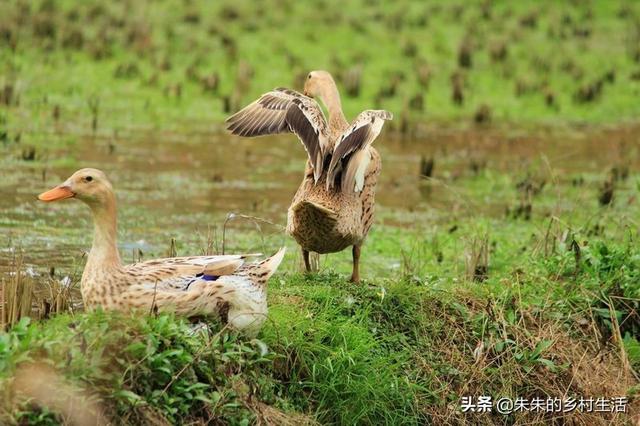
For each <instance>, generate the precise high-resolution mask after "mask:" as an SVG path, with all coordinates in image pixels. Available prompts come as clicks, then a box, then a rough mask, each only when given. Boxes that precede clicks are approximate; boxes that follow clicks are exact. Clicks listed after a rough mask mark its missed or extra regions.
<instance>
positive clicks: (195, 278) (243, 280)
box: [38, 169, 285, 331]
mask: <svg viewBox="0 0 640 426" xmlns="http://www.w3.org/2000/svg"><path fill="white" fill-rule="evenodd" d="M38 198H39V199H40V200H41V201H47V202H51V201H58V200H64V199H66V198H77V199H79V200H80V201H82V202H84V203H85V204H87V205H88V206H89V208H90V209H91V213H92V214H93V222H94V235H93V245H92V247H91V251H90V252H89V256H88V259H87V264H86V266H85V268H84V272H83V274H82V281H81V291H82V299H83V301H84V303H85V306H86V307H87V308H89V309H92V308H95V307H98V306H100V307H102V308H104V309H114V310H121V311H127V310H131V309H141V310H146V311H147V312H152V311H155V310H158V311H171V312H175V313H176V314H178V315H183V316H187V317H191V316H201V315H212V314H219V315H222V316H224V315H225V313H226V318H223V319H225V320H226V321H227V322H228V323H229V325H230V326H232V327H234V328H236V329H240V330H248V331H257V330H258V329H259V328H260V326H261V325H262V323H263V322H264V320H265V318H266V314H267V299H266V284H267V280H268V279H269V277H271V275H273V273H274V272H275V271H276V269H277V268H278V266H279V265H280V262H282V259H283V257H284V253H285V249H284V248H282V249H280V251H278V252H277V253H276V254H275V255H274V256H272V257H270V258H268V259H266V260H263V261H262V262H259V263H250V264H245V259H246V258H247V257H251V256H254V255H219V256H190V257H174V258H167V259H156V260H148V261H146V262H140V263H135V264H132V265H123V264H122V262H121V261H120V255H119V254H118V248H117V245H116V234H117V231H116V197H115V193H114V191H113V188H112V186H111V183H110V182H109V180H108V179H107V177H106V176H105V174H104V173H103V172H101V171H100V170H96V169H82V170H79V171H77V172H75V173H74V174H73V175H71V177H70V178H69V179H67V180H66V181H65V182H64V183H62V184H61V185H59V186H57V187H55V188H53V189H51V190H49V191H47V192H44V193H42V194H40V195H39V196H38Z"/></svg>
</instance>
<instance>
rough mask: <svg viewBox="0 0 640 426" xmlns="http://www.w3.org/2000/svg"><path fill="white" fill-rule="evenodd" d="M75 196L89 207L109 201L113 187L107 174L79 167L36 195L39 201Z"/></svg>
mask: <svg viewBox="0 0 640 426" xmlns="http://www.w3.org/2000/svg"><path fill="white" fill-rule="evenodd" d="M67 198H77V199H79V200H80V201H83V202H84V203H86V204H88V205H89V206H90V207H97V206H100V205H104V204H107V203H109V202H110V201H111V200H112V199H113V198H114V194H113V187H112V186H111V183H110V182H109V180H108V179H107V176H106V175H105V174H104V173H103V172H102V171H100V170H98V169H89V168H87V169H80V170H78V171H77V172H75V173H74V174H72V175H71V176H70V177H69V178H68V179H67V180H66V181H64V182H63V183H61V184H60V185H58V186H56V187H55V188H53V189H50V190H49V191H46V192H43V193H42V194H40V195H38V199H39V200H40V201H45V202H52V201H59V200H64V199H67Z"/></svg>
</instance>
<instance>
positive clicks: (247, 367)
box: [0, 235, 640, 424]
mask: <svg viewBox="0 0 640 426" xmlns="http://www.w3.org/2000/svg"><path fill="white" fill-rule="evenodd" d="M636 236H637V235H634V237H636ZM529 262H530V263H531V264H530V265H523V266H521V269H522V270H520V271H518V272H514V273H515V274H516V275H512V274H501V273H499V272H495V271H492V274H493V275H494V277H492V278H491V279H490V280H489V281H488V282H486V283H482V284H479V283H475V282H470V281H467V280H465V279H460V280H455V279H454V280H453V281H450V280H447V281H448V282H446V283H444V284H441V285H434V284H431V283H428V282H424V281H422V280H419V279H415V278H414V277H407V278H404V279H403V278H398V279H389V278H372V279H368V280H366V281H365V282H364V283H363V284H361V285H353V284H349V283H346V282H345V277H344V276H342V275H338V274H334V273H324V274H320V275H315V276H311V277H304V276H301V275H299V274H295V273H294V274H291V273H288V274H285V275H282V274H281V275H279V276H278V277H276V278H275V279H274V280H272V282H271V284H270V288H269V292H270V306H271V308H270V319H269V321H268V323H267V325H266V326H265V328H264V330H263V331H262V332H261V334H260V335H259V336H258V339H252V340H249V339H246V338H243V337H241V336H236V335H234V334H228V332H226V331H224V330H223V331H222V334H220V333H219V332H216V330H218V329H219V326H218V325H216V324H215V323H213V324H209V327H211V328H210V331H200V332H194V331H192V330H191V329H190V326H189V325H188V324H187V323H185V322H184V321H183V320H179V319H175V318H173V317H171V316H167V315H161V316H159V317H139V316H133V317H132V316H122V315H112V314H109V315H107V314H104V313H101V312H97V313H90V314H74V315H68V314H64V315H59V316H57V317H55V318H54V319H51V320H48V321H44V322H35V323H31V324H30V323H29V321H27V320H23V321H22V322H21V323H20V324H18V325H16V326H14V327H13V329H12V330H11V331H10V332H9V333H7V334H2V335H0V365H1V366H2V368H1V369H0V371H2V375H0V381H3V382H4V385H3V386H2V388H3V389H5V392H6V393H5V406H4V408H3V410H4V411H2V416H3V418H4V419H5V421H18V420H19V419H23V420H24V421H28V422H29V424H48V422H53V421H54V419H56V418H58V419H59V417H56V414H55V413H53V412H51V413H50V412H48V411H47V410H46V409H41V408H34V407H37V406H38V405H37V404H36V405H31V406H29V405H23V404H20V403H18V404H17V405H16V404H15V403H13V404H12V402H15V401H16V400H15V399H13V397H12V390H11V389H12V387H11V386H10V385H9V384H10V383H11V377H14V375H19V373H17V371H19V370H20V368H24V366H25V365H31V364H35V365H40V364H41V363H42V364H44V365H45V366H47V368H51V369H53V370H54V371H56V372H57V374H60V375H62V377H64V380H66V381H67V382H68V383H70V384H71V386H72V388H73V389H74V390H75V391H76V392H88V393H89V394H90V395H91V398H93V399H95V400H98V401H99V406H100V407H101V409H102V410H104V411H105V412H107V413H110V414H111V416H119V417H120V419H121V421H123V422H124V423H127V422H129V423H134V424H135V423H137V422H140V421H142V419H144V418H145V417H144V416H148V415H150V414H149V413H151V412H153V413H154V416H160V417H159V418H164V419H166V420H167V421H169V422H177V421H179V422H188V421H191V420H196V419H204V420H206V419H211V418H218V417H219V418H223V419H225V421H226V422H229V423H231V424H236V423H242V422H248V421H251V422H253V421H257V419H258V418H261V417H260V416H262V415H265V413H264V411H261V408H260V407H262V406H261V405H258V404H257V402H258V401H259V402H263V403H264V404H268V406H269V407H271V408H272V409H277V410H280V413H281V414H280V415H284V416H291V418H296V419H297V420H298V421H300V420H301V419H302V418H300V417H294V416H299V415H300V414H301V413H302V414H304V415H305V416H307V417H306V419H307V420H309V419H315V420H317V421H319V422H321V423H332V424H351V423H359V424H380V423H385V424H422V423H424V422H425V421H427V422H437V421H438V419H442V418H448V421H449V422H455V421H461V419H463V418H464V417H462V414H461V413H460V412H459V411H458V410H457V408H456V407H458V404H459V401H460V398H461V397H462V396H465V395H485V394H486V395H494V396H511V397H515V396H520V397H528V398H532V397H534V396H539V395H541V394H542V395H548V396H558V397H562V395H563V394H564V393H565V392H568V394H569V395H578V396H581V395H600V394H602V392H605V389H606V390H607V391H609V392H611V391H612V390H614V391H615V392H616V395H607V396H618V395H629V396H632V395H633V394H634V392H635V391H634V388H633V383H634V381H633V380H632V379H630V376H626V377H627V379H625V380H623V381H619V379H618V378H617V374H618V373H617V372H616V371H619V370H618V369H620V368H624V367H621V364H620V363H621V358H620V357H621V356H622V354H625V353H626V357H627V360H628V363H629V364H630V365H631V368H635V369H637V368H638V367H640V358H638V356H637V347H638V341H637V340H636V337H634V336H638V334H639V333H640V318H638V315H637V312H638V308H639V306H640V305H639V300H640V299H639V298H638V294H637V291H638V286H637V283H638V280H639V279H640V252H638V250H637V246H636V245H620V246H618V245H614V246H611V245H606V244H605V243H604V242H602V241H595V242H593V243H592V244H591V245H590V246H589V247H587V248H585V247H583V249H582V254H581V260H580V264H579V265H576V264H575V256H574V253H573V252H572V251H571V250H568V249H567V250H565V249H562V248H560V249H558V250H557V251H556V252H555V253H553V254H551V253H549V254H548V255H546V256H543V255H540V256H536V257H534V258H532V259H530V261H529ZM492 283H495V285H492ZM577 283H579V284H577ZM594 332H595V334H594ZM618 333H620V334H618ZM620 336H622V337H623V340H620ZM603 341H604V342H610V343H605V346H604V347H601V346H600V345H601V344H602V343H601V342H603ZM623 347H626V348H627V351H626V352H624V351H622V348H623ZM478 348H480V349H478ZM598 348H599V349H598ZM596 354H599V355H598V356H600V357H601V358H602V361H601V364H600V365H599V366H597V365H595V364H593V363H592V362H591V361H590V359H592V357H595V356H596ZM585 358H586V360H587V361H585ZM622 365H623V364H622ZM584 367H587V368H588V369H589V370H588V371H586V372H585V371H583V372H581V371H580V370H581V368H584ZM592 370H593V371H592ZM570 371H573V373H572V375H573V377H574V380H575V382H574V383H569V382H567V380H568V376H567V375H568V374H569V372H570ZM591 374H595V375H597V376H598V377H599V378H600V379H601V380H602V382H601V383H599V382H594V381H590V380H586V378H587V377H589V375H591ZM636 383H637V382H636ZM602 386H604V387H602ZM17 401H19V400H17ZM632 401H633V399H632ZM43 410H44V411H43ZM58 415H59V414H58ZM538 415H539V414H536V413H525V414H520V415H516V416H513V417H511V419H512V420H519V421H525V420H528V421H536V420H537V421H539V420H540V417H537V416H538ZM575 416H576V419H582V420H581V421H587V419H589V418H590V417H589V415H588V414H586V413H582V414H577V413H576V414H575ZM287 418H289V417H287ZM604 418H605V417H601V416H600V417H598V416H595V417H593V418H592V421H599V422H601V421H605V420H604ZM11 419H13V420H11ZM456 419H457V420H456ZM618 420H620V419H619V418H618ZM479 421H481V422H483V423H485V422H487V423H491V422H492V420H491V419H490V418H484V419H483V418H479Z"/></svg>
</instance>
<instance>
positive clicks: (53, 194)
mask: <svg viewBox="0 0 640 426" xmlns="http://www.w3.org/2000/svg"><path fill="white" fill-rule="evenodd" d="M75 195H76V194H74V193H73V191H71V189H69V187H67V186H56V187H55V188H53V189H50V190H48V191H47V192H43V193H42V194H40V195H38V200H40V201H46V202H51V201H58V200H64V199H65V198H71V197H74V196H75Z"/></svg>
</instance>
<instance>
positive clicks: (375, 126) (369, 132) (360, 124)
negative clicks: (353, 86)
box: [327, 110, 393, 192]
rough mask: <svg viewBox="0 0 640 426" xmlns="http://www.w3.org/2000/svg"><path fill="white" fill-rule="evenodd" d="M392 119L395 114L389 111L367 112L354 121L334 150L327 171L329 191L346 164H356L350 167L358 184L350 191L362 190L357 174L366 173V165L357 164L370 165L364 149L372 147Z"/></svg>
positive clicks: (353, 178)
mask: <svg viewBox="0 0 640 426" xmlns="http://www.w3.org/2000/svg"><path fill="white" fill-rule="evenodd" d="M391 119H393V114H391V113H390V112H388V111H384V110H367V111H363V112H361V113H360V115H358V116H357V117H356V119H355V120H353V123H352V124H351V126H349V128H348V129H347V130H346V131H345V132H344V133H343V134H342V136H341V137H340V139H339V140H338V142H337V144H336V146H335V148H334V149H333V154H332V155H331V162H330V163H329V169H328V170H327V189H330V188H333V187H334V186H335V184H336V182H335V179H336V176H337V175H338V173H339V172H340V171H342V169H343V166H344V164H345V163H347V162H348V163H351V162H354V164H349V166H348V168H349V169H350V170H351V171H352V174H354V176H351V179H350V181H351V182H354V181H355V182H356V184H355V185H352V188H350V189H351V190H355V191H356V192H357V191H359V190H361V189H362V188H360V189H358V185H357V183H358V181H359V180H360V179H358V178H357V176H355V174H357V173H359V172H362V173H364V170H365V169H366V164H356V163H360V162H366V163H367V164H368V161H369V160H370V156H368V155H365V153H364V152H363V150H364V148H366V147H368V146H369V145H371V143H372V142H373V141H374V140H375V139H376V138H377V137H378V135H379V134H380V131H381V130H382V126H383V125H384V122H385V121H386V120H391ZM358 151H360V152H358ZM346 189H348V188H346Z"/></svg>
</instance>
